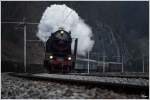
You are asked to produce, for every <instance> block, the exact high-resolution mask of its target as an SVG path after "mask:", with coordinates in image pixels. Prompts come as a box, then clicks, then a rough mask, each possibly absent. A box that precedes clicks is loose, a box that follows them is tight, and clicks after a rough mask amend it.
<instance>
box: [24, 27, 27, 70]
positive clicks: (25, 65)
mask: <svg viewBox="0 0 150 100" xmlns="http://www.w3.org/2000/svg"><path fill="white" fill-rule="evenodd" d="M26 29H27V25H26V24H24V71H25V72H26V67H27V64H26V51H27V49H26V34H27V33H26Z"/></svg>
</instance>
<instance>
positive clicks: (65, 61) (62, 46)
mask: <svg viewBox="0 0 150 100" xmlns="http://www.w3.org/2000/svg"><path fill="white" fill-rule="evenodd" d="M71 43H72V38H71V32H67V31H65V30H64V29H63V28H60V29H59V30H58V31H56V32H54V33H52V34H51V36H50V37H49V39H48V40H47V42H46V48H45V60H44V67H45V68H46V69H47V70H48V71H49V73H59V72H63V73H67V72H71V71H72V70H73V68H74V66H75V60H76V51H77V39H76V40H75V48H74V54H72V53H71Z"/></svg>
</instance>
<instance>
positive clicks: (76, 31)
mask: <svg viewBox="0 0 150 100" xmlns="http://www.w3.org/2000/svg"><path fill="white" fill-rule="evenodd" d="M59 27H62V28H64V30H65V31H68V32H69V31H71V36H72V38H78V51H77V53H78V55H83V56H84V55H86V53H87V52H88V51H91V50H92V47H93V45H94V41H93V40H91V37H92V30H91V28H90V27H89V26H88V25H86V24H85V23H84V21H83V20H82V19H81V18H80V17H79V16H78V14H77V13H76V11H74V10H73V9H71V8H69V7H67V6H66V5H56V4H55V5H51V6H50V7H47V9H46V10H45V12H44V13H43V16H42V18H41V20H40V23H39V25H38V33H37V34H36V35H37V37H38V38H39V39H40V40H42V41H43V42H46V41H47V40H48V38H49V36H51V33H53V32H55V31H57V30H58V29H59ZM73 49H74V41H73V42H72V51H73Z"/></svg>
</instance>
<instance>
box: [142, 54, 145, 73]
mask: <svg viewBox="0 0 150 100" xmlns="http://www.w3.org/2000/svg"><path fill="white" fill-rule="evenodd" d="M142 63H143V73H144V72H145V69H144V67H145V66H144V56H143V60H142Z"/></svg>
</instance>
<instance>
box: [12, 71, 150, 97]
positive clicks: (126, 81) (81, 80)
mask: <svg viewBox="0 0 150 100" xmlns="http://www.w3.org/2000/svg"><path fill="white" fill-rule="evenodd" d="M9 75H12V76H17V77H23V78H28V79H33V80H47V81H54V82H61V83H67V84H75V85H85V86H90V87H101V88H108V89H113V90H114V91H119V92H126V93H135V94H139V93H140V94H141V93H144V94H145V95H147V96H148V94H149V81H148V80H147V79H136V78H120V77H100V76H89V75H88V76H83V75H64V74H46V73H40V74H30V73H9Z"/></svg>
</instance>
